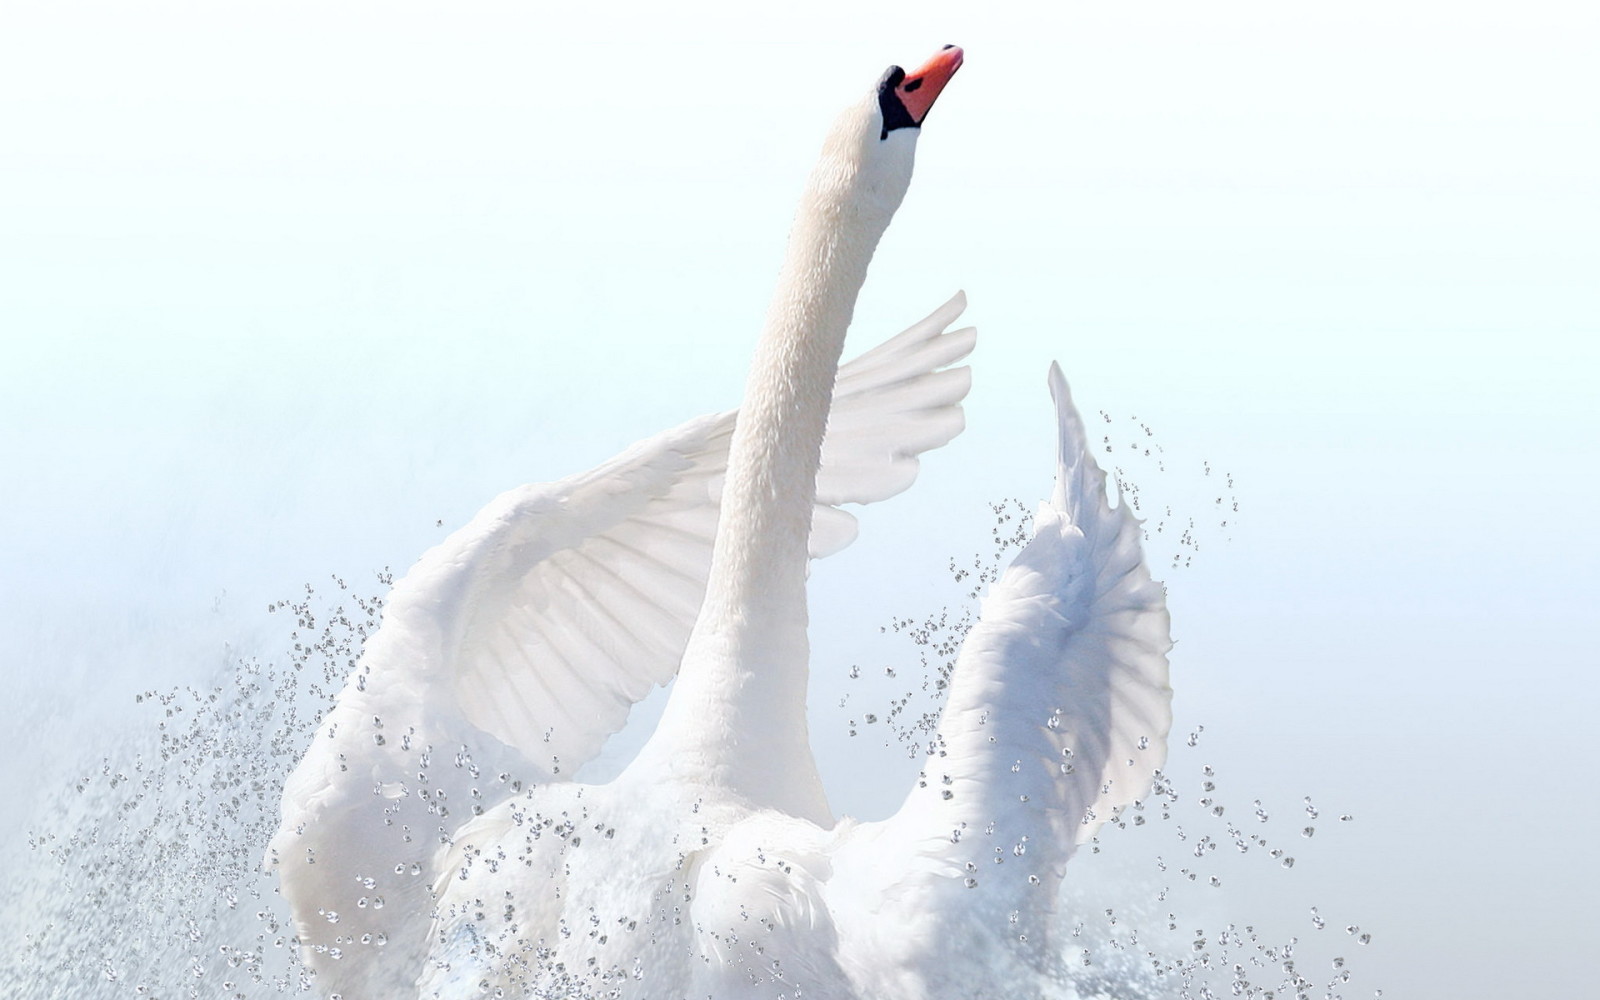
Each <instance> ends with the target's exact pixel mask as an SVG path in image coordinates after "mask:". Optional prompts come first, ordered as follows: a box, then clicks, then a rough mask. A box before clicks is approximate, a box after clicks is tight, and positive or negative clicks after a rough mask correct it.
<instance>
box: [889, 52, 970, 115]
mask: <svg viewBox="0 0 1600 1000" xmlns="http://www.w3.org/2000/svg"><path fill="white" fill-rule="evenodd" d="M963 58H964V54H963V53H962V51H961V48H960V47H959V46H956V45H946V46H945V47H944V48H942V49H940V50H939V52H938V54H937V55H935V56H934V57H933V58H932V59H929V60H928V61H927V62H925V63H923V64H922V65H921V66H919V67H917V68H916V69H915V70H912V71H911V72H910V73H908V74H906V78H905V79H904V80H902V81H900V86H898V87H896V88H895V92H896V93H897V94H899V95H900V101H901V103H902V104H904V105H905V106H906V112H907V113H908V114H910V115H911V120H912V121H914V122H916V123H917V124H919V125H920V124H922V119H923V118H925V117H927V114H928V109H929V108H931V107H933V102H934V101H935V100H937V99H938V97H939V92H940V91H942V90H944V85H945V84H947V83H949V82H950V78H951V77H952V76H955V75H956V70H958V69H960V68H961V62H962V59H963Z"/></svg>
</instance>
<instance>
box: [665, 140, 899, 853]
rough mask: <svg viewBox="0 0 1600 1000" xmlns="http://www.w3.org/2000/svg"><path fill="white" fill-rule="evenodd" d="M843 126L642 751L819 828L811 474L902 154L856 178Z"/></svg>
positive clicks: (825, 164)
mask: <svg viewBox="0 0 1600 1000" xmlns="http://www.w3.org/2000/svg"><path fill="white" fill-rule="evenodd" d="M848 122H849V119H848V116H847V119H846V121H845V122H842V123H841V127H840V128H839V129H836V131H835V134H834V135H833V136H831V137H830V139H829V142H828V144H827V146H826V147H825V148H824V153H823V158H822V161H821V162H820V163H819V164H818V165H817V168H816V169H815V170H814V171H813V172H812V175H811V179H810V182H809V183H808V184H807V187H806V191H805V195H804V196H803V198H802V199H801V203H800V210H799V212H798V214H797V217H796V220H795V228H794V231H793V232H792V234H791V235H790V240H789V248H788V254H787V257H786V259H785V261H784V265H783V270H782V272H781V273H780V277H779V283H778V291H777V293H776V295H775V296H774V297H773V301H772V306H771V309H770V310H769V312H768V315H767V322H766V327H765V329H764V331H763V333H762V335H761V340H760V343H759V345H758V346H757V348H756V354H755V359H754V361H753V362H752V364H751V368H750V375H749V379H748V381H747V383H746V386H745V395H744V402H743V405H742V406H741V407H740V410H739V417H738V423H737V426H736V428H735V431H734V435H733V442H732V446H731V450H730V453H729V459H728V478H727V484H726V486H725V487H724V489H723V494H722V517H721V521H720V523H719V526H718V529H717V540H716V546H715V549H714V553H713V556H712V563H711V575H710V578H709V581H708V583H707V588H706V598H705V604H704V605H703V606H702V608H701V611H700V618H699V620H698V622H697V623H696V624H695V628H694V632H693V634H692V635H691V636H690V639H689V644H688V648H687V650H686V651H685V653H684V658H683V664H682V666H681V668H680V669H679V672H678V679H677V682H676V687H675V688H674V689H673V692H672V696H671V698H670V699H669V701H668V705H667V709H666V711H665V713H664V714H663V716H662V720H661V724H660V726H659V727H658V729H657V731H656V734H655V736H654V737H653V738H652V740H651V746H650V748H649V749H650V750H653V751H655V752H656V753H658V754H662V755H664V756H665V759H666V760H667V761H668V762H669V763H668V766H669V767H670V768H671V769H672V770H673V771H674V772H676V773H681V774H685V775H692V776H693V777H694V780H696V781H697V782H700V783H706V784H710V785H713V786H716V787H718V788H719V789H720V790H722V791H726V792H731V793H732V794H733V795H735V796H737V797H739V798H742V799H744V800H745V801H746V802H747V803H748V804H749V805H752V806H757V807H767V808H774V809H780V810H783V811H785V812H788V813H791V814H793V815H796V816H801V817H804V818H806V819H810V820H812V821H813V822H816V823H818V824H820V825H831V822H832V817H831V814H830V812H829V809H828V805H827V799H826V797H825V796H824V794H823V790H822V782H821V779H820V777H819V776H818V774H817V770H816V764H815V761H814V760H813V758H812V755H811V744H810V740H809V736H808V733H807V727H806V684H807V678H808V660H809V646H808V642H807V638H806V622H807V614H806V595H805V580H806V569H807V561H808V556H807V539H808V537H809V535H810V533H811V512H812V507H813V505H814V503H815V499H816V479H817V465H818V461H819V455H820V453H821V448H822V436H823V431H824V428H825V426H826V424H827V420H828V407H829V404H830V402H831V400H832V396H833V380H834V375H835V372H836V371H837V368H838V364H839V354H840V352H841V350H842V349H843V347H844V337H845V331H846V330H847V329H848V327H849V325H850V317H851V314H852V312H853V311H854V310H855V303H856V296H857V293H858V292H859V291H860V289H861V285H862V282H863V281H864V280H865V278H866V273H867V265H868V263H869V262H870V261H871V259H872V253H873V250H874V249H875V248H876V247H877V244H878V240H879V238H880V237H882V235H883V233H884V230H885V229H886V228H887V227H888V225H889V220H890V218H891V217H892V216H893V214H894V210H895V209H896V208H897V207H898V206H899V203H900V199H901V197H903V195H904V192H905V183H906V181H907V180H909V175H910V147H911V143H910V142H909V141H908V142H904V143H903V144H897V148H896V149H894V150H892V151H885V152H887V153H888V154H889V159H890V161H891V162H890V163H889V164H888V167H889V169H886V168H885V165H883V164H878V165H874V166H863V165H862V164H861V163H860V162H859V156H860V149H861V144H860V143H859V142H858V141H857V139H856V137H855V135H854V134H852V132H851V130H850V129H849V128H847V127H846V126H847V125H848ZM841 133H843V134H842V135H841ZM873 138H874V140H876V137H875V136H874V137H873ZM902 173H903V176H900V175H901V174H902ZM657 759H658V760H660V759H661V758H660V757H658V758H657Z"/></svg>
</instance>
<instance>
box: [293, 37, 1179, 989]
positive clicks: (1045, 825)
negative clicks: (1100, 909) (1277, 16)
mask: <svg viewBox="0 0 1600 1000" xmlns="http://www.w3.org/2000/svg"><path fill="white" fill-rule="evenodd" d="M961 59H962V54H961V51H960V50H959V49H956V48H954V47H947V48H946V49H945V50H943V51H941V52H940V53H939V54H938V55H936V56H935V57H934V58H933V59H932V60H931V61H930V62H929V63H928V64H927V65H926V66H924V67H922V68H921V69H919V70H917V71H916V72H914V73H912V74H909V75H908V74H905V73H904V72H902V71H900V70H899V69H898V68H894V69H891V71H890V72H889V73H888V74H887V75H886V76H885V77H884V78H883V79H882V80H881V81H880V84H879V86H878V88H877V89H876V90H875V91H874V92H873V93H872V94H871V95H869V97H868V98H867V99H866V100H865V101H863V102H862V104H861V105H859V106H857V107H855V108H852V109H850V110H849V111H847V112H846V113H845V115H844V116H843V117H842V118H841V119H840V121H839V123H838V124H837V125H836V127H835V128H834V130H833V131H832V133H831V134H830V136H829V138H828V140H827V142H826V144H825V146H824V150H823V155H822V160H821V162H820V163H819V165H818V167H817V168H816V170H815V171H814V172H813V174H812V177H811V180H810V182H809V184H808V187H807V190H806V193H805V196H804V198H803V200H802V203H801V207H800V211H799V213H798V216H797V220H796V224H795V229H794V232H793V234H792V236H791V241H790V245H789V251H788V255H787V259H786V261H785V265H784V269H783V274H782V276H781V279H780V286H779V291H778V293H777V295H776V297H775V299H774V302H773V305H772V308H771V311H770V313H769V317H768V322H767V328H766V330H765V332H764V334H763V336H762V338H761V342H760V346H759V347H758V350H757V354H756V358H755V361H754V363H753V365H752V369H751V375H750V380H749V383H748V385H747V390H746V396H745V401H744V405H743V406H742V408H741V410H740V411H739V419H738V422H737V426H736V427H734V425H733V420H732V415H729V414H722V415H717V416H712V417H707V418H702V419H701V420H698V421H692V422H690V423H689V424H686V425H684V426H683V427H680V428H677V429H675V430H673V431H669V432H667V433H666V434H663V435H660V436H658V437H656V438H653V439H651V440H649V441H646V442H644V443H642V444H640V445H638V446H636V447H635V448H633V449H632V450H630V451H629V452H627V453H625V454H624V455H622V456H620V457H619V458H617V459H615V460H613V461H612V462H611V463H608V464H607V465H605V466H602V467H601V468H600V469H597V470H595V471H593V472H591V473H588V474H586V475H583V476H579V477H574V478H572V479H569V480H564V481H562V482H561V483H556V484H552V485H549V486H538V487H524V488H522V489H519V490H514V491H512V492H511V493H508V494H506V495H505V496H503V497H501V498H500V499H498V500H497V501H495V503H494V504H491V505H490V507H489V508H487V509H486V510H485V511H484V512H482V513H481V514H480V515H479V516H478V518H476V519H475V520H474V522H473V523H472V524H470V525H468V526H467V527H466V528H464V529H463V530H462V531H460V532H458V533H457V534H456V535H454V536H452V538H451V539H449V540H448V541H446V542H445V543H444V544H443V545H441V546H440V547H439V548H437V549H435V550H433V551H432V552H430V553H429V554H428V555H426V556H424V558H423V559H422V561H421V562H420V563H419V564H418V566H417V567H415V568H414V569H413V570H412V571H411V572H410V573H409V574H408V575H407V577H406V578H405V580H403V581H402V582H401V583H400V584H399V585H397V587H396V588H395V591H394V594H393V595H392V597H391V599H390V603H389V606H388V608H387V609H386V612H385V617H384V623H383V626H382V628H381V629H380V631H379V632H378V633H377V634H376V635H374V636H373V637H372V638H371V639H370V640H369V642H368V644H367V647H366V649H365V651H364V653H363V655H362V658H361V661H360V663H359V664H358V666H357V669H356V671H355V673H354V674H353V676H352V678H351V680H350V682H349V684H348V685H347V687H346V689H345V690H344V691H343V692H342V693H341V694H340V697H339V701H338V704H337V707H336V708H335V709H334V711H333V712H332V713H331V714H330V717H329V719H328V721H327V724H326V725H325V726H324V727H323V729H322V730H321V733H322V736H320V737H319V738H318V739H317V740H316V741H315V743H314V745H313V747H312V748H311V749H310V750H308V751H307V754H306V757H305V759H304V760H303V761H302V763H301V765H300V767H299V768H298V769H297V770H296V772H295V773H294V775H293V776H291V779H290V781H289V783H288V785H287V787H286V789H285V795H284V822H283V826H282V828H281V829H280V830H279V832H278V834H277V836H276V837H275V838H274V840H273V843H272V845H271V848H270V850H269V862H270V863H275V864H277V865H279V866H280V878H281V883H282V887H283V892H284V894H285V896H286V897H288V898H289V900H290V903H291V905H292V907H293V908H294V911H295V919H296V923H297V929H298V934H299V939H300V942H301V944H302V948H303V951H304V953H305V955H306V956H307V959H308V961H309V962H310V964H312V965H313V967H314V968H315V969H316V970H317V973H318V977H319V982H318V986H319V988H321V989H323V990H325V991H327V992H329V993H338V994H341V995H342V996H343V997H344V998H345V1000H356V998H367V997H397V996H414V995H421V996H428V997H434V996H437V997H468V996H471V997H477V996H482V995H486V994H489V995H494V993H495V991H501V993H502V994H503V995H507V996H516V995H534V996H547V997H566V996H590V995H595V996H599V995H605V996H619V997H640V998H645V997H650V998H657V997H659V998H668V997H673V998H675V997H686V996H699V997H713V998H717V1000H736V998H744V997H752V998H753V997H756V996H761V997H778V996H793V997H800V996H802V995H803V996H810V997H824V998H837V1000H847V998H858V997H868V996H871V997H878V998H914V997H916V998H920V997H967V996H978V995H984V994H991V993H993V991H994V988H995V987H996V986H1000V988H1001V989H1002V990H1003V992H1004V993H1005V995H1009V996H1017V995H1026V994H1027V993H1028V992H1029V988H1028V986H1027V985H1026V983H1027V981H1028V980H1027V978H1026V977H1028V976H1032V975H1034V974H1035V972H1036V970H1038V969H1040V968H1042V967H1043V966H1044V964H1045V956H1046V955H1047V954H1048V952H1047V948H1048V938H1049V915H1050V912H1051V910H1052V906H1053V900H1054V897H1055V890H1056V886H1057V885H1058V884H1059V880H1060V877H1061V872H1062V866H1063V865H1064V863H1065V862H1066V860H1067V858H1068V857H1069V856H1070V854H1071V853H1072V851H1073V848H1074V847H1075V845H1076V844H1077V843H1079V842H1081V841H1082V840H1083V839H1085V838H1086V837H1087V836H1088V835H1089V834H1090V833H1091V832H1092V831H1093V830H1094V829H1095V828H1096V826H1097V825H1098V823H1099V822H1102V821H1103V820H1104V819H1106V818H1107V817H1108V816H1109V814H1110V813H1111V812H1112V811H1113V810H1115V809H1116V808H1118V807H1120V806H1121V805H1123V804H1125V803H1127V802H1129V801H1131V800H1133V799H1134V798H1135V797H1137V796H1138V795H1140V794H1143V792H1144V791H1145V790H1146V789H1147V788H1148V785H1149V781H1150V774H1151V771H1152V770H1153V769H1154V767H1155V766H1158V765H1159V763H1160V761H1161V759H1162V756H1163V754H1164V746H1165V743H1164V740H1165V734H1166V730H1167V726H1168V723H1169V720H1170V715H1169V709H1168V705H1169V699H1170V691H1169V689H1168V688H1167V685H1166V655H1165V654H1166V650H1167V648H1168V646H1169V642H1168V640H1167V618H1166V611H1165V608H1164V599H1163V594H1162V591H1161V588H1160V587H1159V585H1157V584H1155V583H1153V582H1152V581H1151V579H1150V576H1149V573H1148V571H1147V570H1146V569H1145V567H1144V565H1143V562H1142V557H1141V555H1140V551H1139V543H1138V539H1139V532H1138V528H1137V523H1136V522H1135V521H1134V520H1133V518H1132V517H1131V516H1130V515H1129V514H1128V513H1127V512H1126V510H1125V509H1118V510H1112V509H1111V508H1109V507H1108V506H1107V504H1106V499H1105V491H1104V477H1103V475H1102V474H1101V473H1100V472H1099V470H1098V469H1097V468H1095V466H1094V464H1093V462H1092V460H1090V459H1089V457H1088V454H1087V451H1086V444H1085V440H1084V436H1083V429H1082V426H1081V424H1080V423H1079V421H1078V419H1077V416H1076V414H1075V413H1074V412H1073V410H1072V407H1071V404H1070V401H1069V400H1068V398H1067V395H1066V391H1065V383H1064V382H1063V381H1062V380H1061V377H1060V373H1059V371H1058V370H1055V369H1052V373H1051V385H1052V390H1053V392H1054V394H1055V396H1056V401H1057V408H1058V415H1059V419H1060V424H1061V459H1060V463H1059V467H1058V471H1057V485H1056V491H1055V495H1054V498H1053V499H1052V501H1051V502H1050V503H1048V504H1046V505H1044V506H1043V507H1042V508H1041V511H1040V513H1039V516H1038V518H1037V520H1036V524H1035V532H1036V536H1035V538H1034V539H1033V541H1032V542H1030V544H1029V545H1028V546H1027V547H1026V548H1025V549H1024V550H1023V552H1022V553H1021V554H1020V555H1019V556H1018V558H1017V559H1016V561H1015V562H1014V563H1013V565H1012V566H1011V567H1010V568H1009V569H1008V570H1007V571H1006V573H1005V575H1004V576H1003V578H1002V579H1001V580H1000V581H999V582H998V583H997V585H996V587H995V589H994V592H993V593H992V594H991V595H990V597H989V598H988V600H987V601H986V602H985V605H984V613H983V620H982V622H981V623H980V625H978V626H977V627H976V628H975V629H974V630H973V632H972V634H971V635H970V636H969V639H968V641H967V644H966V647H965V648H964V649H963V651H962V654H961V657H960V660H959V662H958V665H957V668H956V671H955V674H954V675H953V678H952V686H951V693H950V700H949V704H948V705H947V707H946V709H945V713H944V715H943V717H942V720H941V723H940V728H939V733H938V739H937V740H936V746H937V750H936V752H935V755H934V756H933V757H932V758H930V760H929V762H928V767H927V770H926V772H925V773H924V775H923V777H922V779H921V780H919V782H918V783H917V786H916V787H915V788H914V789H913V790H912V792H911V793H910V795H909V796H908V798H907V801H906V802H905V804H904V805H903V806H902V808H901V809H900V811H899V812H898V813H897V814H896V815H895V816H893V817H891V818H890V819H889V820H886V821H884V822H881V823H868V824H855V823H852V822H850V821H845V822H842V823H838V824H836V823H835V822H834V820H833V817H832V814H831V812H830V810H829V808H828V804H827V800H826V797H825V795H824V794H823V790H822V784H821V781H820V779H819V777H818V775H817V772H816V767H815V764H814V762H813V759H812V756H811V750H810V745H809V740H808V735H807V731H806V716H805V693H806V677H807V645H806V611H805V591H804V587H805V572H806V563H807V559H808V554H822V553H825V552H827V551H829V550H831V549H833V548H836V547H837V546H838V545H839V544H842V543H843V542H847V541H848V540H849V537H850V534H851V533H852V531H853V524H852V522H851V521H850V519H849V518H848V515H844V514H843V513H842V512H840V511H838V510H837V508H836V506H835V505H836V504H838V503H842V502H847V501H856V502H866V501H871V500H876V499H881V498H883V497H886V496H889V495H892V494H893V493H895V492H898V491H899V490H901V489H903V488H905V486H907V485H908V484H909V483H910V481H911V479H912V478H913V477H914V475H915V471H916V460H915V456H916V454H917V453H918V452H920V451H923V450H926V449H927V448H930V447H936V446H938V445H940V444H943V443H944V442H945V441H947V440H949V439H950V438H951V437H952V436H954V434H956V433H958V432H959V430H960V427H961V418H960V410H959V405H958V404H959V402H960V400H961V398H962V397H963V396H964V395H965V392H966V388H967V375H966V371H965V369H945V370H942V371H941V370H939V369H942V368H944V366H945V365H948V364H949V363H951V362H952V361H955V360H957V359H959V358H960V357H961V356H963V355H965V354H966V353H967V351H968V350H969V349H970V347H971V343H972V332H971V331H970V330H962V331H956V332H950V333H946V332H943V331H944V330H945V329H946V328H947V327H948V326H949V324H950V323H951V322H952V321H953V320H954V319H955V317H956V316H957V315H959V313H960V311H961V309H962V307H963V305H964V303H963V301H962V299H961V298H960V297H959V296H958V297H957V298H956V299H955V300H953V301H952V302H951V303H949V304H948V305H946V306H945V307H944V308H942V309H941V310H939V311H938V312H936V313H934V314H933V315H932V316H930V317H929V318H928V319H926V320H924V321H923V322H922V323H919V324H917V325H916V326H914V327H912V328H911V329H910V330H908V331H906V332H905V333H903V334H901V335H900V336H898V337H896V338H894V339H892V340H890V341H889V342H887V343H886V344H884V345H882V346H880V347H879V348H877V349H875V350H873V351H871V352H869V353H868V354H866V355H864V356H863V357H861V358H859V359H857V360H856V361H854V362H852V363H851V364H848V365H845V366H843V367H842V368H839V369H838V371H837V381H835V366H836V365H837V363H838V359H839V354H840V349H841V346H842V343H843V338H844V333H845V329H846V327H847V326H848V323H849V319H850V314H851V312H852V310H853V308H854V303H855V298H856V293H857V291H858V290H859V288H860V285H861V283H862V280H863V279H864V277H865V272H866V268H867V264H868V261H869V260H870V258H871V255H872V252H873V249H874V247H875V246H876V244H877V241H878V239H879V237H880V236H881V235H882V233H883V231H884V229H885V228H886V227H887V225H888V223H889V219H890V217H891V216H892V214H893V213H894V211H895V209H896V208H897V207H898V205H899V203H900V200H901V198H902V197H903V195H904V193H905V190H906V187H907V185H908V183H909V179H910V173H911V162H912V153H913V150H914V148H915V142H916V137H917V131H918V126H920V124H921V122H922V119H923V117H924V116H925V115H926V113H927V110H928V108H929V107H930V106H931V104H932V103H933V100H934V98H936V97H937V96H938V93H939V91H940V90H941V89H942V87H943V86H944V85H945V83H946V82H948V80H949V79H950V77H951V75H952V74H953V73H954V72H955V71H956V69H957V68H958V67H959V66H960V63H961ZM830 399H831V400H832V411H831V414H830ZM825 428H826V435H825V434H824V430H825ZM730 432H731V444H730V441H729V438H730ZM724 474H725V476H726V480H727V481H726V485H725V486H723V485H721V484H720V482H719V481H720V480H721V479H722V478H723V476H724ZM719 497H720V520H719V510H718V507H717V502H718V498H719ZM713 537H714V545H713V544H712V541H711V540H712V538H713ZM702 596H703V602H702ZM691 624H692V630H691V628H690V626H691ZM680 661H681V666H680ZM674 669H677V671H678V679H677V682H676V686H675V687H674V689H673V691H672V694H671V697H670V698H669V700H668V704H667V707H666V710H665V713H664V715H663V717H662V720H661V722H660V724H659V726H658V727H657V730H656V732H655V733H654V734H653V736H652V737H651V739H650V741H649V742H648V743H647V745H646V746H645V748H644V749H643V750H642V751H641V752H640V754H639V755H638V757H637V758H636V759H635V760H634V761H633V762H632V763H631V764H630V765H629V766H628V768H627V769H626V770H625V771H624V772H623V773H622V774H621V775H620V776H619V777H618V778H617V779H616V780H615V781H613V782H611V783H610V784H607V785H603V786H590V785H582V784H577V783H573V782H569V781H566V780H564V779H565V778H566V777H568V776H569V775H571V774H572V772H573V771H574V770H575V769H576V768H577V767H578V766H579V765H581V763H582V762H583V761H585V760H587V759H588V758H589V757H590V756H592V755H593V754H594V752H595V751H596V750H597V749H598V747H599V745H600V744H601V742H603V740H604V738H605V736H606V735H607V734H609V733H610V732H613V731H614V730H615V729H617V728H618V727H619V726H620V725H621V723H622V721H623V720H624V719H625V717H626V714H627V710H628V707H629V706H630V705H631V704H632V703H633V702H634V701H636V700H637V699H638V698H640V697H642V696H643V694H644V693H646V691H647V690H648V689H649V688H650V687H651V685H653V684H657V683H662V682H664V681H665V680H667V679H668V678H669V677H671V676H672V674H673V672H674ZM497 802H498V804H497ZM441 844H442V845H443V849H440V848H441ZM430 892H431V895H430ZM1014 983H1015V984H1020V985H1016V986H1013V985H1011V984H1014Z"/></svg>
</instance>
